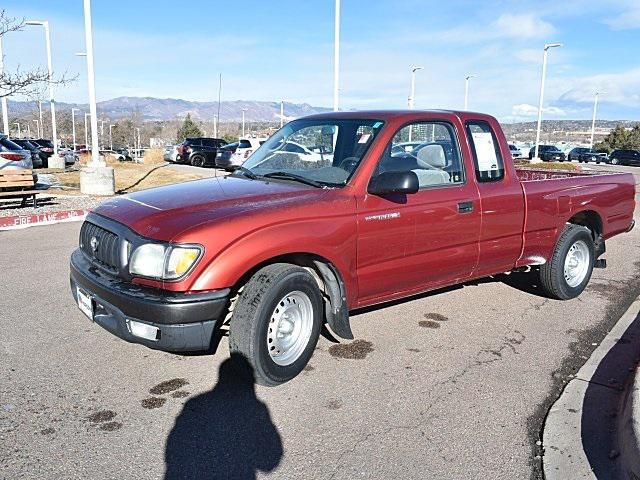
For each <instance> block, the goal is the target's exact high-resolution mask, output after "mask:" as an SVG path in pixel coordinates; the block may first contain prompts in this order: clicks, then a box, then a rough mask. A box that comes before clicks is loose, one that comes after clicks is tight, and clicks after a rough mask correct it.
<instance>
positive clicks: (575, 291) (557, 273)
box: [539, 224, 595, 300]
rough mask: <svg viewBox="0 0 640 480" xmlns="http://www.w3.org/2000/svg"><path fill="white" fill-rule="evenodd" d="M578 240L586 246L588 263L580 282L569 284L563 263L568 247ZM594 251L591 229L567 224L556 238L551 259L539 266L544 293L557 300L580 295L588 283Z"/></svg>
mask: <svg viewBox="0 0 640 480" xmlns="http://www.w3.org/2000/svg"><path fill="white" fill-rule="evenodd" d="M579 241H582V242H584V243H585V244H586V246H587V248H588V252H589V263H588V267H587V271H586V275H585V277H584V279H583V280H582V281H581V282H580V284H578V285H575V286H571V285H569V283H567V280H566V279H565V276H564V264H565V259H566V257H567V253H568V252H569V249H570V248H571V247H572V246H573V245H574V244H575V243H577V242H579ZM594 252H595V247H594V243H593V238H592V236H591V231H590V230H589V229H588V228H585V227H582V226H580V225H573V224H567V225H566V226H565V228H564V230H563V231H562V234H560V238H558V241H557V243H556V246H555V248H554V250H553V253H552V255H551V259H550V260H549V261H548V262H547V263H545V264H544V265H542V266H541V267H540V272H539V275H540V284H541V286H542V288H543V289H544V291H545V293H546V294H547V295H548V296H549V297H551V298H555V299H558V300H569V299H571V298H575V297H577V296H578V295H580V294H581V293H582V291H583V290H584V289H585V287H586V286H587V284H588V283H589V279H590V278H591V273H592V272H593V264H594V261H595V254H594Z"/></svg>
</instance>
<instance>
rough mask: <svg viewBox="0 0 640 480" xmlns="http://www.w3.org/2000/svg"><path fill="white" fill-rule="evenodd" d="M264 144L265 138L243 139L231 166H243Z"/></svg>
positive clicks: (232, 157) (239, 141)
mask: <svg viewBox="0 0 640 480" xmlns="http://www.w3.org/2000/svg"><path fill="white" fill-rule="evenodd" d="M264 142H265V139H264V138H241V139H240V140H238V146H237V147H236V150H235V152H234V153H233V155H232V156H231V160H230V161H231V164H232V165H234V166H239V165H242V164H243V163H244V162H245V160H246V159H247V158H249V157H250V156H251V154H252V153H253V152H255V151H256V150H257V149H258V148H259V147H260V145H262V144H263V143H264Z"/></svg>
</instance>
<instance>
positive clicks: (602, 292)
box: [587, 283, 615, 298]
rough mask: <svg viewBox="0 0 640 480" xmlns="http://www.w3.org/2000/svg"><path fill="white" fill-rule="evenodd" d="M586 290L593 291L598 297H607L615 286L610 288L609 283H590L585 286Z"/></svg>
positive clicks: (613, 290) (613, 291)
mask: <svg viewBox="0 0 640 480" xmlns="http://www.w3.org/2000/svg"><path fill="white" fill-rule="evenodd" d="M587 291H588V292H593V293H595V294H596V295H598V296H599V297H603V298H609V296H610V295H612V294H613V293H615V288H612V287H611V285H608V284H606V283H592V284H591V285H589V286H587Z"/></svg>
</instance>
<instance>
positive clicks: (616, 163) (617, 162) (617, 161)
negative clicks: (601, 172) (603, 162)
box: [609, 158, 620, 165]
mask: <svg viewBox="0 0 640 480" xmlns="http://www.w3.org/2000/svg"><path fill="white" fill-rule="evenodd" d="M609 163H611V165H619V164H620V160H618V159H617V158H612V159H611V161H610V162H609Z"/></svg>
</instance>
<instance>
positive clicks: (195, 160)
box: [191, 155, 204, 167]
mask: <svg viewBox="0 0 640 480" xmlns="http://www.w3.org/2000/svg"><path fill="white" fill-rule="evenodd" d="M191 165H192V166H194V167H203V166H204V157H203V156H202V155H194V156H193V157H191Z"/></svg>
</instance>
